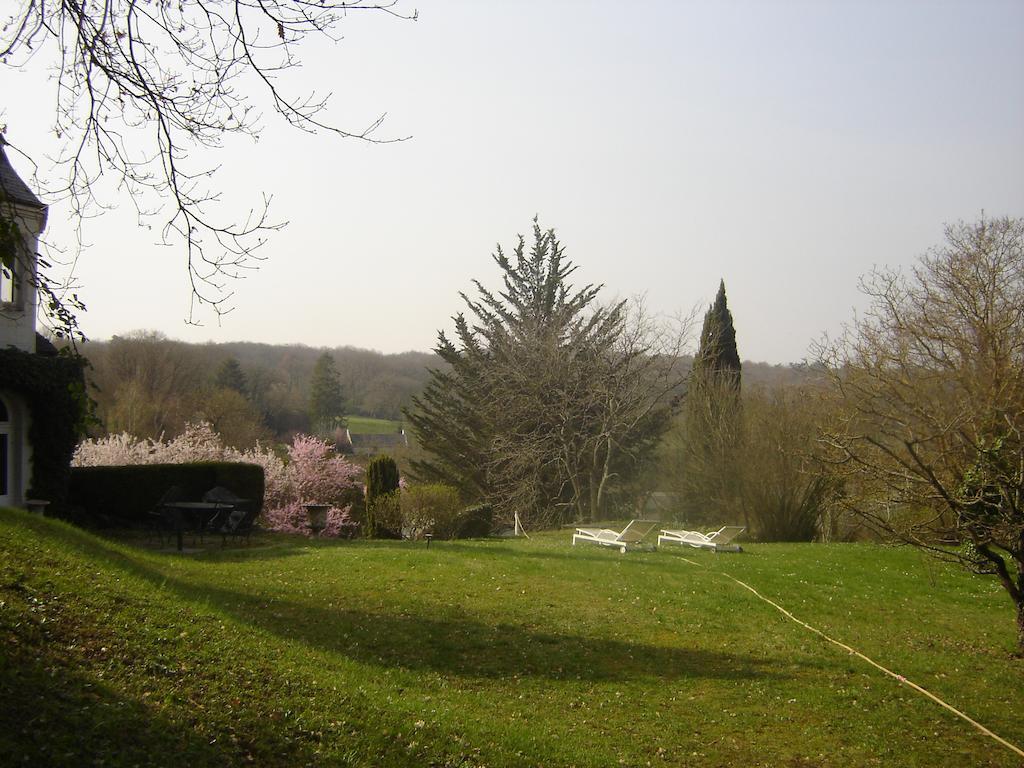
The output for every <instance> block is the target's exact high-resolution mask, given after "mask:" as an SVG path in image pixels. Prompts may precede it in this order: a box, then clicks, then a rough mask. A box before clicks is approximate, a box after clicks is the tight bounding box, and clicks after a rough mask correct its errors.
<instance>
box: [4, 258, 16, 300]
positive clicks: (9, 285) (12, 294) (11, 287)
mask: <svg viewBox="0 0 1024 768" xmlns="http://www.w3.org/2000/svg"><path fill="white" fill-rule="evenodd" d="M16 289H17V281H16V280H15V279H14V269H13V268H11V267H8V266H7V265H6V264H4V265H0V304H14V303H15V301H16V300H17V290H16Z"/></svg>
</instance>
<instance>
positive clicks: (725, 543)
mask: <svg viewBox="0 0 1024 768" xmlns="http://www.w3.org/2000/svg"><path fill="white" fill-rule="evenodd" d="M745 530H746V528H745V527H743V526H742V525H725V526H722V527H721V528H719V529H718V530H717V531H714V532H713V533H708V534H704V533H700V532H699V531H662V532H661V535H660V536H658V546H659V547H660V546H661V545H662V543H663V542H664V543H665V544H680V545H683V544H686V545H688V546H691V547H695V548H697V549H710V550H712V551H714V552H742V551H743V548H742V547H740V545H739V544H732V543H731V542H732V540H733V539H735V538H736V537H737V536H739V535H740V534H741V533H743V531H745Z"/></svg>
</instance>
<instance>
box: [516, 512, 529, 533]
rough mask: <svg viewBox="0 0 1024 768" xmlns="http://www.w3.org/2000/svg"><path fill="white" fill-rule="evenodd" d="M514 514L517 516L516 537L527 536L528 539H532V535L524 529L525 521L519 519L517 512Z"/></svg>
mask: <svg viewBox="0 0 1024 768" xmlns="http://www.w3.org/2000/svg"><path fill="white" fill-rule="evenodd" d="M514 514H515V521H516V528H515V531H514V533H515V535H516V536H525V537H526V538H530V535H529V534H528V533H527V532H526V529H525V528H523V521H522V520H520V519H519V513H518V512H516V513H514Z"/></svg>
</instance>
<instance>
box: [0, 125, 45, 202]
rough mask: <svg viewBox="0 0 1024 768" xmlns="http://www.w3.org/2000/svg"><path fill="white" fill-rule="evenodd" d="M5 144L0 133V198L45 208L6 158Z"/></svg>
mask: <svg viewBox="0 0 1024 768" xmlns="http://www.w3.org/2000/svg"><path fill="white" fill-rule="evenodd" d="M6 145H7V142H6V141H4V137H3V136H2V135H0V199H3V200H8V201H10V202H13V203H18V204H20V205H26V206H29V207H30V208H45V207H46V206H45V205H43V204H42V203H41V202H40V201H39V198H38V197H36V196H35V195H34V194H32V190H31V189H29V188H28V185H27V184H25V182H24V181H22V180H21V177H20V176H18V173H17V171H15V170H14V168H13V166H11V163H10V161H9V160H8V159H7V153H6V152H5V151H4V147H5V146H6Z"/></svg>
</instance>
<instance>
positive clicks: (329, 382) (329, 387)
mask: <svg viewBox="0 0 1024 768" xmlns="http://www.w3.org/2000/svg"><path fill="white" fill-rule="evenodd" d="M345 405H346V404H345V396H344V393H343V392H342V389H341V378H340V377H339V376H338V369H337V368H336V367H335V365H334V358H333V357H332V356H331V355H330V353H328V352H324V353H323V354H322V355H320V357H319V358H318V359H317V361H316V365H315V366H313V376H312V378H311V379H310V383H309V419H310V422H311V423H312V425H313V428H314V429H315V430H316V431H318V432H320V433H327V432H331V431H333V430H334V428H335V427H336V426H337V425H338V424H340V423H341V422H342V421H343V419H344V417H345Z"/></svg>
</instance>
